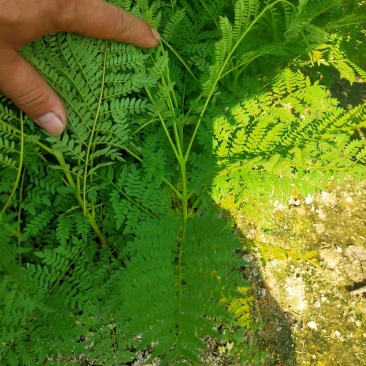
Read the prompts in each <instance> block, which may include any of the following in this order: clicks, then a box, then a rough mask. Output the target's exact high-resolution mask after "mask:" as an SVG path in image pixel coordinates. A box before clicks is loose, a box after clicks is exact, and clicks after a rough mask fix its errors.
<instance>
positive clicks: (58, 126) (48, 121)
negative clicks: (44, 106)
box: [37, 112, 65, 136]
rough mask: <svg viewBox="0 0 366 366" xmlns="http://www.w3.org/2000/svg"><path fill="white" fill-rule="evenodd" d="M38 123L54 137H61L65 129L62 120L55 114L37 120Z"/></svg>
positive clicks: (50, 113)
mask: <svg viewBox="0 0 366 366" xmlns="http://www.w3.org/2000/svg"><path fill="white" fill-rule="evenodd" d="M37 123H38V124H39V125H40V126H41V127H42V128H43V129H44V130H46V131H47V132H49V133H50V134H51V135H54V136H58V135H61V133H62V132H63V130H64V129H65V125H64V124H63V123H62V121H61V119H60V118H59V117H58V116H57V115H56V114H55V113H53V112H49V113H46V114H44V115H43V116H41V117H39V118H37Z"/></svg>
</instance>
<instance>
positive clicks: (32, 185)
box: [0, 0, 366, 365]
mask: <svg viewBox="0 0 366 366" xmlns="http://www.w3.org/2000/svg"><path fill="white" fill-rule="evenodd" d="M113 3H115V4H117V5H118V6H121V7H123V8H125V9H127V10H130V11H131V12H132V13H134V14H136V15H137V16H139V17H142V18H144V19H146V20H147V21H148V22H149V23H150V24H151V25H152V26H154V27H155V28H158V29H159V30H161V33H162V35H163V41H162V44H161V45H160V46H159V47H158V48H157V49H156V50H140V49H137V48H135V47H132V46H129V45H124V44H117V43H114V42H108V41H101V40H94V39H85V38H83V37H80V36H77V35H74V34H53V35H50V36H47V37H44V38H43V39H41V40H39V41H37V42H35V43H33V44H32V45H29V46H27V47H26V48H25V49H24V50H23V53H24V56H25V57H26V58H27V59H28V60H29V61H30V62H31V63H32V64H33V65H35V67H36V68H37V69H38V70H39V72H40V73H41V74H42V75H43V76H44V77H45V78H46V79H47V80H48V81H49V82H50V84H51V85H52V86H53V87H54V88H55V89H56V90H57V92H58V93H59V94H60V95H61V96H62V98H63V100H64V101H65V105H66V107H67V112H68V118H69V128H68V130H67V131H66V132H65V133H64V134H63V135H62V136H61V137H60V138H55V137H50V136H47V135H46V134H45V133H44V132H42V131H41V130H39V129H38V128H37V127H35V126H34V125H33V123H32V122H31V121H29V120H28V118H27V117H26V116H24V115H23V114H22V113H21V112H20V111H19V110H17V109H16V108H15V107H14V106H13V105H12V104H11V102H10V101H8V100H7V99H6V98H5V97H0V177H1V181H0V210H1V211H0V248H1V253H2V255H1V257H0V272H1V274H2V276H1V280H0V294H1V300H0V301H1V302H0V315H1V319H0V340H1V343H0V360H1V363H2V364H4V365H5V364H9V365H19V364H22V365H23V364H24V365H32V364H43V363H50V364H52V363H53V362H54V361H56V360H58V362H60V363H65V364H67V363H68V362H69V361H70V360H71V359H72V357H73V356H74V355H77V356H80V355H83V357H84V358H85V359H88V360H89V362H90V363H93V364H95V365H102V364H104V365H117V364H121V365H122V364H128V362H130V361H132V360H133V359H134V358H135V356H136V353H137V352H138V351H140V350H146V349H148V350H149V352H150V353H151V358H156V357H160V358H161V365H167V364H174V363H175V362H177V364H186V363H187V362H188V363H191V364H200V362H201V361H200V357H201V355H202V353H203V352H204V350H205V349H206V345H205V342H204V341H205V339H207V337H213V338H219V339H226V340H228V339H230V337H232V340H233V341H234V342H236V343H238V342H242V340H241V339H240V337H237V336H235V332H236V333H238V332H242V331H243V328H245V327H248V328H250V327H254V324H253V322H252V321H251V319H250V314H249V312H248V302H247V301H246V298H245V293H246V291H245V288H246V287H248V286H249V284H248V283H246V282H245V280H244V279H243V278H242V275H241V274H240V271H239V270H240V267H241V266H243V265H245V263H244V262H243V261H242V259H241V257H240V256H239V255H238V253H240V251H241V250H242V249H243V248H242V246H243V244H242V243H240V242H239V241H238V240H237V239H235V238H234V237H233V235H232V234H231V232H230V227H229V226H228V225H227V224H226V222H225V221H224V220H223V219H222V218H220V217H221V216H220V215H218V214H217V213H218V212H219V209H218V208H217V207H218V205H221V207H223V208H226V209H228V210H233V211H239V212H241V213H242V214H245V215H246V216H247V217H248V218H249V219H250V220H252V222H253V223H256V224H261V225H263V224H265V222H266V220H267V216H266V212H268V210H267V211H266V206H268V202H269V201H274V200H279V201H281V200H282V201H286V200H287V199H288V197H289V195H290V194H293V192H296V193H297V194H299V195H302V196H305V197H306V195H307V194H309V193H310V194H314V192H316V191H317V190H319V189H320V188H321V187H323V186H324V185H325V184H326V182H327V181H329V179H343V178H344V177H346V176H347V175H351V176H353V177H355V178H360V177H362V175H363V174H364V173H365V166H364V164H365V161H366V149H365V142H364V140H362V139H357V138H355V137H354V131H355V130H356V129H361V128H362V127H364V126H365V120H366V105H365V104H363V105H362V104H361V105H359V106H358V107H355V108H354V109H352V110H349V111H347V110H344V109H342V108H341V107H339V105H338V101H337V100H336V99H334V98H332V97H331V96H330V95H329V86H330V84H329V83H330V82H331V79H332V75H334V74H335V72H339V73H340V76H341V77H343V78H346V79H347V80H349V81H350V82H351V83H352V82H354V81H355V80H356V78H360V79H362V78H365V77H366V73H365V71H363V69H362V66H363V65H362V59H364V57H365V56H366V46H365V42H364V43H362V42H361V40H362V37H364V36H365V29H364V27H363V26H364V24H365V18H366V15H365V14H366V12H365V10H366V8H365V5H364V4H363V2H361V3H357V2H356V1H341V0H319V1H316V2H313V1H309V2H308V1H306V0H299V1H297V0H296V1H295V0H291V1H286V0H276V1H273V0H268V1H256V0H236V1H224V0H215V1H205V0H194V1H186V0H181V1H177V0H175V1H174V0H171V1H164V0H161V1H159V0H154V1H152V2H151V4H150V3H149V2H148V1H147V0H137V1H132V0H114V1H113ZM362 57H363V58H362ZM243 289H244V290H243ZM223 324H224V326H222V325H223ZM223 329H225V331H223ZM232 353H233V362H234V360H236V361H237V362H240V364H246V363H257V364H258V363H260V362H262V360H263V357H264V356H263V355H262V354H261V353H260V352H259V351H257V350H256V349H255V347H254V345H250V344H246V345H244V344H241V345H240V347H237V348H236V349H235V348H234V350H233V352H232ZM70 362H71V361H70Z"/></svg>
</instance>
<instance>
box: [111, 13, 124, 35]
mask: <svg viewBox="0 0 366 366" xmlns="http://www.w3.org/2000/svg"><path fill="white" fill-rule="evenodd" d="M113 19H114V20H113V30H114V32H115V33H116V34H124V33H126V31H127V21H126V12H125V11H124V10H122V9H117V11H116V12H115V15H114V17H113Z"/></svg>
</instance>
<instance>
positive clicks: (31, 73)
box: [0, 0, 160, 136]
mask: <svg viewBox="0 0 366 366" xmlns="http://www.w3.org/2000/svg"><path fill="white" fill-rule="evenodd" d="M59 31H62V32H73V33H78V34H82V35H85V36H88V37H94V38H102V39H110V40H115V41H119V42H125V43H131V44H134V45H136V46H139V47H143V48H152V47H156V46H157V45H158V44H159V41H160V36H159V33H158V32H157V31H156V30H154V29H152V28H151V27H150V26H149V25H148V24H147V23H146V22H145V21H143V20H141V19H138V18H136V17H134V16H133V15H131V14H128V13H127V12H125V11H124V10H122V9H119V8H117V7H115V6H113V5H111V4H109V3H106V2H105V1H103V0H0V91H1V92H2V93H4V94H5V95H6V96H7V97H8V98H10V99H11V100H12V101H13V102H14V103H15V104H16V105H17V106H18V107H19V108H20V109H21V110H23V111H24V112H25V113H26V114H27V115H28V116H29V117H30V118H31V119H32V120H33V121H35V122H36V123H38V125H39V126H41V127H42V128H43V129H45V130H46V131H48V132H49V133H50V134H52V135H56V136H57V135H60V134H61V133H62V131H63V130H64V129H65V128H66V125H67V116H66V112H65V108H64V106H63V103H62V101H61V99H60V98H59V96H58V95H57V93H56V92H55V91H54V90H53V89H52V88H51V87H50V86H49V85H48V84H47V83H46V82H45V81H44V80H43V79H42V77H41V76H40V75H39V74H38V73H37V72H36V71H35V70H34V69H33V68H32V66H31V65H30V64H29V63H28V62H27V61H25V60H24V59H23V58H22V57H21V56H20V55H19V54H18V51H19V50H20V49H21V48H22V47H23V46H25V45H26V44H28V43H31V42H33V41H35V40H36V39H38V38H40V37H42V36H44V35H46V34H49V33H52V32H59Z"/></svg>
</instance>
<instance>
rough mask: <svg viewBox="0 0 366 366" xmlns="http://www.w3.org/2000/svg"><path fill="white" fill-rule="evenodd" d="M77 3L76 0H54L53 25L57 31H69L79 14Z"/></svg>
mask: <svg viewBox="0 0 366 366" xmlns="http://www.w3.org/2000/svg"><path fill="white" fill-rule="evenodd" d="M79 6H80V4H79V2H78V1H77V0H76V1H75V0H56V1H55V17H54V23H55V25H56V27H57V28H58V29H57V30H65V29H70V27H72V25H73V24H74V22H75V21H76V15H77V14H79V11H78V7H79Z"/></svg>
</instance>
